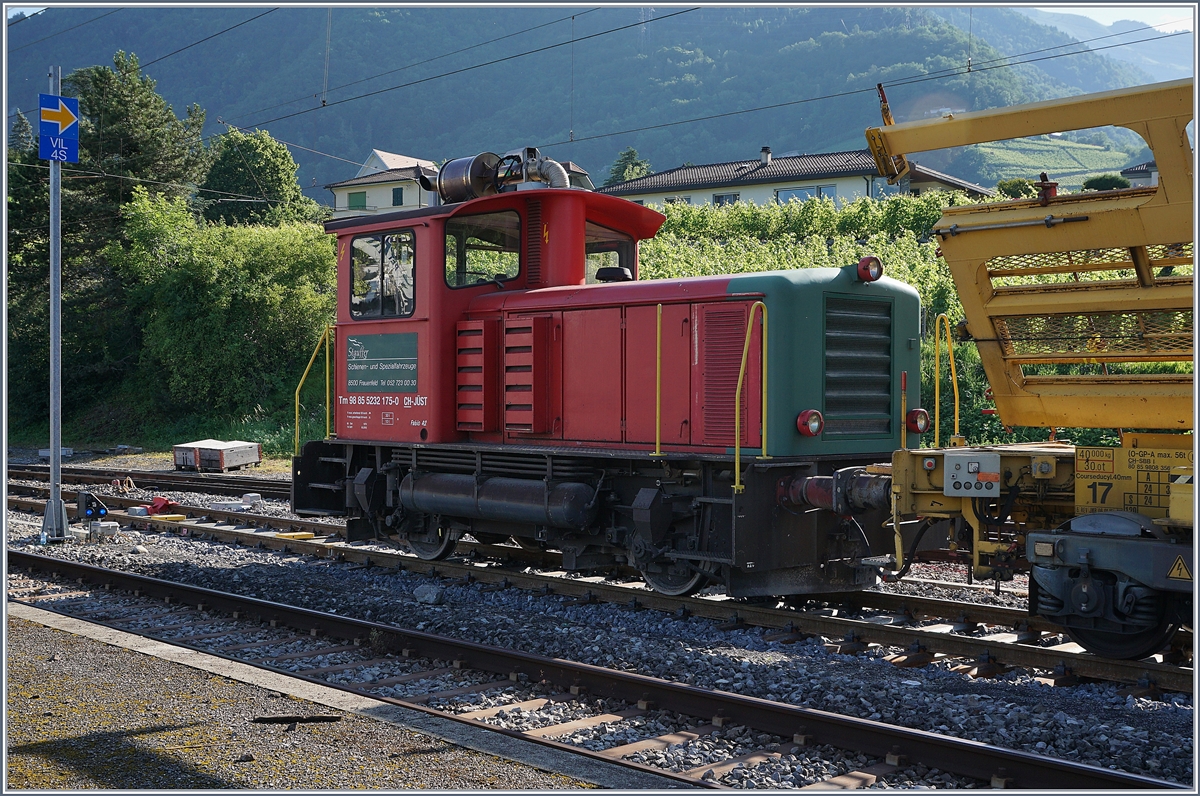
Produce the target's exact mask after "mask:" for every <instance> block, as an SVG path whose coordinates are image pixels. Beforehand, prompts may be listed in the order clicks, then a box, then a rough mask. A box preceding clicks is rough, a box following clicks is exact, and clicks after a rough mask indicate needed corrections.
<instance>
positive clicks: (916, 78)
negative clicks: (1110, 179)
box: [538, 30, 1192, 148]
mask: <svg viewBox="0 0 1200 796" xmlns="http://www.w3.org/2000/svg"><path fill="white" fill-rule="evenodd" d="M1191 33H1192V32H1191V31H1190V30H1189V31H1178V32H1176V33H1167V34H1163V35H1162V36H1154V37H1151V38H1148V39H1139V40H1137V41H1132V42H1123V43H1120V44H1110V45H1107V46H1105V47H1098V48H1096V49H1095V50H1092V49H1088V50H1081V51H1078V52H1069V53H1058V54H1056V55H1047V56H1043V57H1041V58H1030V59H1028V60H1025V61H1016V62H1013V63H1005V64H995V65H992V66H985V67H974V68H972V70H971V72H972V73H975V72H984V71H990V70H992V69H1007V68H1011V67H1014V66H1020V65H1022V64H1027V63H1035V62H1037V61H1048V60H1052V59H1054V58H1066V57H1069V56H1072V55H1082V54H1083V53H1086V52H1099V51H1101V50H1108V49H1112V48H1113V47H1126V46H1128V45H1130V44H1141V43H1143V42H1148V41H1160V40H1162V39H1169V38H1171V37H1173V36H1184V35H1191ZM1019 57H1021V56H1019V55H1017V56H1008V58H1019ZM1005 60H1007V58H1006V59H1005ZM942 71H946V72H948V74H936V75H932V76H926V75H913V76H912V77H908V78H900V79H899V80H893V81H889V82H888V83H886V84H885V85H886V86H889V87H891V86H907V85H912V84H914V83H924V82H926V81H929V80H945V79H947V78H950V77H957V76H960V75H965V74H967V70H966V67H956V68H954V69H953V70H942ZM868 93H871V94H873V93H875V87H874V86H870V87H868V88H858V89H851V90H849V91H839V92H834V93H832V94H822V95H820V96H816V97H805V98H804V99H798V100H789V101H787V102H777V103H773V104H771V105H761V106H758V107H755V108H743V109H741V110H736V111H726V112H724V113H713V114H708V115H705V116H695V117H692V118H690V119H680V120H678V121H673V122H662V123H660V124H650V125H644V126H642V127H632V128H629V129H627V130H617V131H614V132H610V133H597V134H595V135H589V136H583V137H579V136H576V137H575V139H574V140H569V139H568V140H562V141H554V142H551V143H546V144H539V145H538V146H539V147H543V148H549V147H553V146H564V145H566V144H578V143H580V142H582V141H595V140H598V139H601V138H611V137H613V136H617V135H629V134H631V133H642V132H646V131H649V130H661V129H664V128H667V127H678V126H679V125H684V124H695V123H696V122H704V121H710V120H712V119H724V118H728V117H730V116H741V115H743V114H747V113H757V112H759V111H768V110H775V109H777V108H786V107H791V106H793V105H804V104H807V103H811V102H818V101H821V100H828V99H837V98H839V97H852V96H854V95H856V94H868Z"/></svg>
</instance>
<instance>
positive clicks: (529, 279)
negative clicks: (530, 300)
mask: <svg viewBox="0 0 1200 796" xmlns="http://www.w3.org/2000/svg"><path fill="white" fill-rule="evenodd" d="M525 216H526V217H525V274H526V278H525V284H526V285H528V286H529V287H535V286H537V285H540V284H542V203H541V202H538V201H531V202H529V204H528V205H527V207H526V210H525Z"/></svg>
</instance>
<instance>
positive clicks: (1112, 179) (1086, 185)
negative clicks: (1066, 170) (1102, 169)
mask: <svg viewBox="0 0 1200 796" xmlns="http://www.w3.org/2000/svg"><path fill="white" fill-rule="evenodd" d="M1128 187H1129V180H1127V179H1125V178H1124V177H1122V176H1121V175H1120V174H1097V175H1096V176H1095V177H1088V178H1087V179H1086V180H1084V181H1083V190H1085V191H1111V190H1113V189H1114V188H1128Z"/></svg>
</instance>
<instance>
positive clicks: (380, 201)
mask: <svg viewBox="0 0 1200 796" xmlns="http://www.w3.org/2000/svg"><path fill="white" fill-rule="evenodd" d="M393 188H403V189H404V204H403V205H393V204H392V189H393ZM361 191H366V193H367V208H366V210H350V209H349V207H350V198H349V197H350V194H352V193H359V192H361ZM333 196H334V200H335V205H334V210H335V212H334V218H345V217H347V216H360V215H363V214H364V213H368V214H370V213H390V212H392V211H394V210H416V209H417V208H418V207H425V206H427V205H428V204H429V194H428V192H427V191H425V190H423V189H422V188H421V186H420V185H418V184H417V183H416V181H415V180H403V181H400V182H386V183H378V184H375V185H360V186H357V187H355V186H350V187H347V188H335V189H333Z"/></svg>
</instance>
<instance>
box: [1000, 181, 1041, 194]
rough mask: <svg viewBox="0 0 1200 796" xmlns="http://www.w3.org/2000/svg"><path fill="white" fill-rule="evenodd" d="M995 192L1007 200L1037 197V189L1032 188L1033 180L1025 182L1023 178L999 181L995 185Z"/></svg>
mask: <svg viewBox="0 0 1200 796" xmlns="http://www.w3.org/2000/svg"><path fill="white" fill-rule="evenodd" d="M996 190H997V191H999V192H1000V193H1001V194H1002V195H1004V196H1007V197H1008V198H1009V199H1032V198H1033V197H1035V196H1037V188H1034V187H1033V180H1027V179H1025V178H1024V177H1013V178H1012V179H1011V180H1000V181H999V182H998V183H996Z"/></svg>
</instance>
